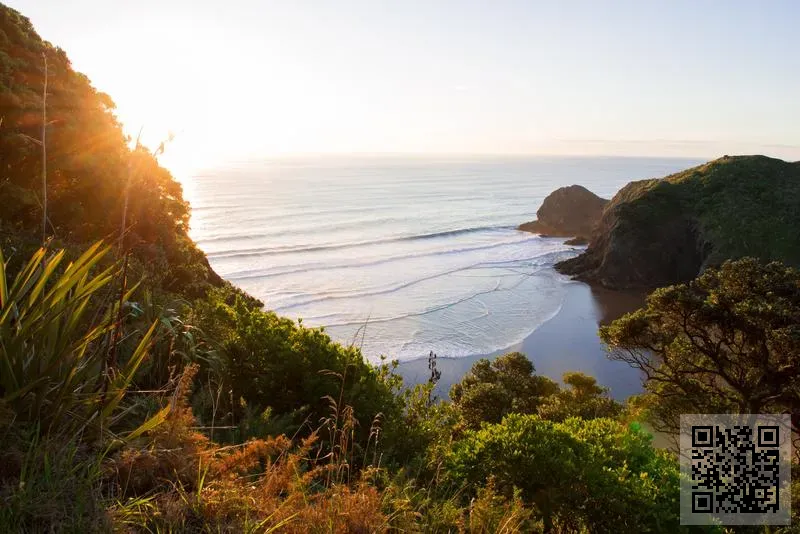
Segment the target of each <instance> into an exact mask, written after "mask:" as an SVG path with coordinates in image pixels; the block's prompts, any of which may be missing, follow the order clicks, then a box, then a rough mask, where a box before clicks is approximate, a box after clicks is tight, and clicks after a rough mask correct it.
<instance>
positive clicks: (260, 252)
mask: <svg viewBox="0 0 800 534" xmlns="http://www.w3.org/2000/svg"><path fill="white" fill-rule="evenodd" d="M515 228H516V227H515V226H473V227H470V228H458V229H455V230H444V231H441V232H431V233H425V234H408V235H399V236H392V237H386V238H381V239H371V240H365V241H353V242H350V243H326V244H319V245H313V244H307V245H288V246H278V247H263V248H252V249H236V250H222V251H218V252H212V253H209V254H208V257H209V258H238V257H249V256H268V255H273V254H288V253H297V252H316V251H320V250H341V249H349V248H357V247H365V246H371V245H382V244H386V243H400V242H403V241H416V240H424V239H435V238H439V237H453V236H457V235H463V234H471V233H476V232H485V231H498V230H512V229H515ZM227 239H230V238H224V239H223V238H220V240H227ZM208 241H211V240H204V241H203V242H208ZM198 243H200V242H198Z"/></svg>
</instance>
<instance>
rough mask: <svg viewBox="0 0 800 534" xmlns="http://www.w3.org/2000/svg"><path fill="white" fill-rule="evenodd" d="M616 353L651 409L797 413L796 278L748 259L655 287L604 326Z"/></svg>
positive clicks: (799, 304) (666, 420)
mask: <svg viewBox="0 0 800 534" xmlns="http://www.w3.org/2000/svg"><path fill="white" fill-rule="evenodd" d="M600 334H601V337H602V338H603V340H604V341H605V342H606V343H608V345H609V346H610V347H611V348H612V349H613V353H612V354H613V357H614V358H617V359H620V360H623V361H627V362H629V363H630V364H631V365H634V366H636V367H638V368H640V369H642V370H643V371H644V372H645V374H646V376H647V382H646V388H647V390H648V391H649V392H650V393H652V394H653V395H654V396H655V397H657V399H658V402H657V403H654V406H652V408H651V413H652V414H653V416H654V418H655V422H656V423H657V424H658V426H659V428H662V429H665V430H674V429H676V428H677V426H678V416H679V414H680V413H729V412H734V413H762V412H773V413H782V412H789V413H792V414H793V415H792V417H793V425H794V426H795V427H797V426H798V421H797V415H796V414H795V413H794V411H795V407H796V406H797V403H798V400H800V272H798V271H797V270H795V269H792V268H789V267H786V266H784V265H781V264H780V263H777V262H773V263H770V264H767V265H763V264H761V263H759V262H758V261H756V260H754V259H752V258H745V259H741V260H737V261H728V262H725V263H724V264H723V265H722V266H721V267H720V268H719V269H708V270H707V271H706V272H704V273H703V274H702V275H700V276H699V277H698V278H697V279H695V280H693V281H692V282H689V283H688V284H681V285H675V286H671V287H666V288H662V289H659V290H656V291H655V292H653V294H651V295H650V296H649V297H648V299H647V307H646V308H645V309H642V310H639V311H637V312H635V313H632V314H628V315H626V316H624V317H622V318H621V319H618V320H617V321H615V322H614V323H612V324H611V325H610V326H606V327H603V328H601V330H600Z"/></svg>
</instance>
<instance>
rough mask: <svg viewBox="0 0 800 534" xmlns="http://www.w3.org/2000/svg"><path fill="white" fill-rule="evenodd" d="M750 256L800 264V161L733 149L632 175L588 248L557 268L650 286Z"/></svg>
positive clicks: (610, 283)
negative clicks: (661, 171) (677, 168)
mask: <svg viewBox="0 0 800 534" xmlns="http://www.w3.org/2000/svg"><path fill="white" fill-rule="evenodd" d="M744 256H754V257H756V258H759V259H761V260H764V261H771V260H780V261H783V262H784V263H786V264H789V265H794V266H797V265H800V162H797V163H788V162H785V161H781V160H778V159H772V158H767V157H765V156H735V157H728V156H725V157H723V158H720V159H718V160H714V161H711V162H709V163H706V164H704V165H700V166H698V167H694V168H691V169H688V170H686V171H683V172H680V173H677V174H674V175H671V176H667V177H665V178H661V179H652V180H642V181H637V182H631V183H629V184H628V185H626V186H625V187H624V188H622V189H621V190H620V191H619V193H617V194H616V195H615V196H614V198H613V199H612V200H611V203H610V204H609V205H608V206H607V207H606V209H605V210H604V211H603V215H602V217H601V219H600V223H599V224H598V226H597V228H596V230H595V232H594V233H593V234H592V238H591V241H590V244H589V247H588V248H587V250H586V252H584V253H583V254H581V255H580V256H578V257H576V258H572V259H569V260H566V261H563V262H561V263H559V264H557V265H556V268H557V269H558V270H559V271H560V272H562V273H565V274H570V275H574V276H576V277H577V278H578V279H581V280H585V281H588V282H593V283H599V284H601V285H603V286H605V287H609V288H614V289H623V288H629V289H633V288H637V289H650V288H654V287H660V286H665V285H670V284H674V283H679V282H685V281H688V280H690V279H692V278H694V277H696V276H697V275H698V274H699V273H700V272H701V271H702V270H703V269H704V268H706V267H707V266H710V265H718V264H720V263H722V262H724V261H725V260H727V259H735V258H740V257H744Z"/></svg>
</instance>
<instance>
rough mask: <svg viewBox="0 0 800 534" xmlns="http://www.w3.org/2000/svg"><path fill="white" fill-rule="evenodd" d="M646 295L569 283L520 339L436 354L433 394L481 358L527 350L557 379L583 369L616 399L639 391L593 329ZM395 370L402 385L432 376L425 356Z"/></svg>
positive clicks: (631, 372)
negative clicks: (487, 350) (557, 304)
mask: <svg viewBox="0 0 800 534" xmlns="http://www.w3.org/2000/svg"><path fill="white" fill-rule="evenodd" d="M644 297H645V295H644V294H642V293H631V292H619V291H611V290H608V289H603V288H595V287H590V286H589V285H587V284H584V283H581V282H570V283H569V284H568V285H567V294H566V296H565V297H564V302H563V304H562V306H561V309H560V310H559V312H558V313H557V314H556V315H555V316H554V317H553V318H551V319H550V320H549V321H547V322H546V323H544V324H543V325H541V326H540V327H539V328H537V329H536V330H535V331H534V332H533V333H532V334H531V335H529V336H528V337H527V338H526V339H525V340H524V341H522V343H518V344H516V345H512V346H510V347H507V348H505V349H503V350H500V351H497V352H494V353H492V354H484V355H476V356H469V357H465V358H444V357H439V358H437V360H436V365H437V369H438V370H439V371H441V373H442V376H441V379H440V381H439V383H438V384H437V388H436V394H437V395H439V397H441V398H447V396H448V392H449V391H450V386H452V385H453V384H454V383H456V382H458V381H460V380H461V378H462V377H463V376H464V375H465V374H466V373H467V372H468V371H469V370H470V368H471V367H472V365H473V364H474V363H475V362H476V361H478V360H479V359H481V358H488V359H494V358H497V357H498V356H501V355H503V354H507V353H509V352H514V351H519V352H522V353H524V354H526V355H527V356H528V358H530V359H531V360H532V361H533V364H534V367H535V368H536V372H537V373H538V374H541V375H545V376H548V377H550V378H552V379H554V380H557V381H559V382H560V381H561V376H562V375H563V374H564V373H565V372H567V371H581V372H584V373H586V374H590V375H592V376H594V377H595V378H597V381H598V382H599V383H600V384H601V385H603V386H606V387H608V388H610V390H611V395H612V396H613V397H614V398H616V399H618V400H624V399H626V398H627V397H629V396H630V395H633V394H636V393H640V392H641V391H642V379H641V374H640V372H639V371H637V370H636V369H633V368H631V367H630V366H628V365H627V364H625V363H622V362H617V361H612V360H610V359H608V357H607V355H606V350H605V348H604V346H603V344H602V342H601V341H600V338H599V336H598V332H597V331H598V327H599V325H601V324H608V323H609V322H611V321H613V320H614V319H616V318H618V317H620V316H622V315H624V314H625V313H627V312H630V311H633V310H635V309H637V308H639V307H641V306H642V305H643V304H644ZM397 372H398V374H400V375H401V376H402V377H403V380H404V382H405V383H406V384H418V383H421V382H425V381H427V380H428V377H429V376H430V371H429V370H428V360H427V358H424V359H419V360H411V361H406V362H402V363H401V364H400V365H399V366H398V368H397Z"/></svg>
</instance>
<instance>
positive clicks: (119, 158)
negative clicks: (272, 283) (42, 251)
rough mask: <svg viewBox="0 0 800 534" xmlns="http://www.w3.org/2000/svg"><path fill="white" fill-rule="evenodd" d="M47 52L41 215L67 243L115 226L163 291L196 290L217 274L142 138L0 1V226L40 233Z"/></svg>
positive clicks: (102, 234)
mask: <svg viewBox="0 0 800 534" xmlns="http://www.w3.org/2000/svg"><path fill="white" fill-rule="evenodd" d="M45 57H46V59H47V68H48V86H47V87H48V92H47V95H48V96H47V118H48V125H47V162H46V163H47V197H48V203H47V220H48V227H49V228H48V229H49V232H48V233H50V234H51V235H55V236H57V237H59V238H60V239H64V240H66V241H69V242H73V243H86V242H92V241H96V240H99V239H108V238H109V237H111V236H114V237H116V236H118V235H119V233H120V228H119V225H120V223H121V220H122V214H123V209H125V203H126V199H130V202H129V205H128V206H127V217H126V221H127V223H126V228H125V229H124V231H125V234H126V238H125V245H126V247H127V248H129V249H130V250H132V251H133V252H134V254H135V255H136V257H137V259H138V260H139V261H140V263H139V265H140V266H141V267H142V268H143V269H144V270H145V271H146V272H147V273H148V274H149V275H151V276H152V277H153V279H154V285H157V286H158V287H163V288H165V289H167V290H170V291H179V292H183V293H186V294H193V295H199V294H201V293H202V292H204V291H205V290H206V289H207V288H208V287H209V286H210V285H220V284H221V283H222V281H221V279H220V278H219V277H218V276H217V275H216V274H215V273H214V272H213V271H212V270H211V269H210V267H209V266H208V262H207V261H206V259H205V256H204V255H203V253H202V252H201V251H199V250H198V249H197V247H196V246H195V245H194V243H192V241H191V239H189V237H188V235H187V231H188V224H189V205H188V203H187V202H186V201H185V200H184V199H183V196H182V188H181V185H180V184H179V183H178V182H177V181H175V180H174V179H173V178H172V176H171V175H170V173H169V172H168V171H167V170H166V169H164V168H162V167H160V166H159V164H158V161H157V160H156V159H155V156H154V155H153V154H152V153H151V152H150V151H148V150H146V149H145V148H143V147H141V146H136V147H135V148H134V149H131V148H129V147H128V141H129V140H128V139H126V138H125V136H124V134H123V132H122V128H121V126H120V124H119V122H118V121H117V119H116V117H115V116H114V103H113V101H112V100H111V98H110V97H109V96H108V95H106V94H103V93H101V92H98V91H97V90H96V89H95V88H94V87H92V85H91V83H90V82H89V80H88V78H87V77H86V76H84V75H83V74H80V73H77V72H75V71H74V70H73V69H72V66H71V64H70V62H69V59H68V58H67V55H66V54H65V53H64V51H63V50H61V49H59V48H56V47H54V46H52V45H51V44H50V43H48V42H46V41H43V40H42V39H41V38H40V37H39V35H38V34H37V33H36V31H35V30H34V29H33V27H32V25H31V23H30V21H29V20H28V19H26V18H25V17H23V16H22V15H20V14H19V13H18V12H17V11H15V10H13V9H11V8H9V7H7V6H5V5H3V4H0V120H1V121H2V122H0V169H3V172H2V175H0V205H2V206H3V210H2V211H0V228H3V227H5V228H6V229H7V230H13V231H15V232H36V233H37V234H38V235H40V230H39V228H40V227H41V222H40V221H41V217H42V214H41V212H42V207H41V199H42V196H43V195H42V191H41V188H42V185H41V182H40V179H39V177H40V176H41V171H42V163H43V162H42V160H41V157H40V151H41V149H40V148H39V146H38V145H37V140H38V138H39V137H40V134H41V131H42V106H43V102H42V90H43V85H44V68H45V67H44V58H45Z"/></svg>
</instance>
